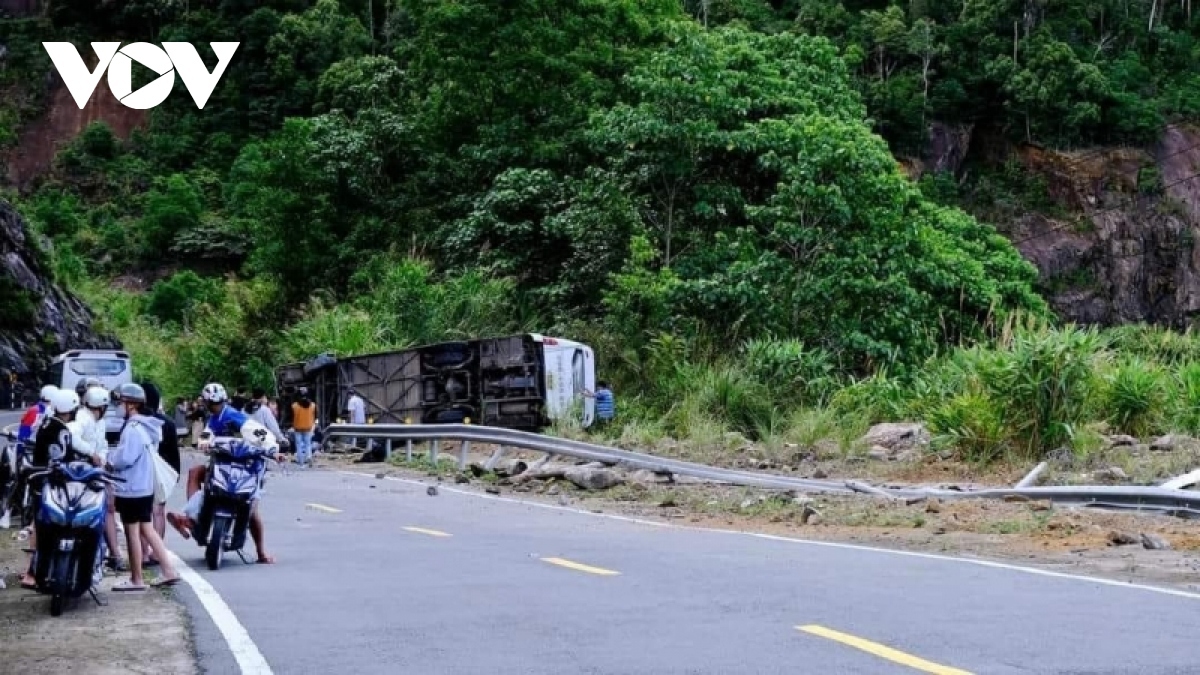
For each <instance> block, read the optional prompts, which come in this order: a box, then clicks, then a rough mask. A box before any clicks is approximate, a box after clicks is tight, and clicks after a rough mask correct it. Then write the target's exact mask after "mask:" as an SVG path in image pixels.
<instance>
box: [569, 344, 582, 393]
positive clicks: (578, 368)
mask: <svg viewBox="0 0 1200 675" xmlns="http://www.w3.org/2000/svg"><path fill="white" fill-rule="evenodd" d="M571 375H572V377H571V380H572V382H571V384H572V386H573V388H574V389H573V392H572V393H573V394H574V397H575V398H579V396H580V395H581V394H583V389H584V381H583V350H582V349H576V350H575V355H574V356H573V357H571Z"/></svg>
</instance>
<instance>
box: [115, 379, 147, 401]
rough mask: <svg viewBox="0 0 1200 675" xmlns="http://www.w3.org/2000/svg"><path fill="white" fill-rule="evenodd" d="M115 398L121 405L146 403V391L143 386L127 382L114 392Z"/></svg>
mask: <svg viewBox="0 0 1200 675" xmlns="http://www.w3.org/2000/svg"><path fill="white" fill-rule="evenodd" d="M113 397H114V398H116V399H117V400H118V401H120V402H121V403H145V402H146V390H145V389H142V387H141V385H138V384H134V383H133V382H126V383H125V384H122V385H120V386H118V387H117V388H116V389H114V390H113Z"/></svg>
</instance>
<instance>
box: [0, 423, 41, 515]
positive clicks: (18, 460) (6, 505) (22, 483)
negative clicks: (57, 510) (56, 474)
mask: <svg viewBox="0 0 1200 675" xmlns="http://www.w3.org/2000/svg"><path fill="white" fill-rule="evenodd" d="M32 471H33V465H32V464H30V462H29V456H28V455H27V454H26V453H24V452H18V451H17V448H16V446H15V445H13V444H12V442H10V443H9V444H8V445H7V446H6V447H5V448H4V452H3V453H0V530H7V529H8V528H9V526H10V525H11V520H12V515H13V512H14V511H16V515H17V517H18V518H19V519H20V521H21V528H22V529H24V528H27V527H29V526H30V525H31V524H32V523H33V519H34V512H35V510H36V508H37V505H36V504H34V503H33V490H32V489H31V488H30V487H29V474H30V473H31V472H32Z"/></svg>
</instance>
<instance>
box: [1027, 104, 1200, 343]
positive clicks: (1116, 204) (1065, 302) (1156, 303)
mask: <svg viewBox="0 0 1200 675" xmlns="http://www.w3.org/2000/svg"><path fill="white" fill-rule="evenodd" d="M1018 156H1019V157H1020V159H1021V161H1022V162H1023V163H1024V164H1025V166H1026V167H1027V168H1028V169H1030V170H1031V171H1035V172H1038V173H1040V174H1042V175H1043V176H1045V177H1046V178H1047V181H1048V184H1049V186H1050V190H1051V195H1052V197H1053V198H1054V199H1055V200H1056V201H1057V202H1058V203H1059V204H1060V205H1061V206H1064V207H1066V208H1067V209H1068V210H1069V212H1070V213H1071V214H1072V215H1073V217H1066V218H1063V217H1059V218H1050V217H1048V216H1045V215H1042V214H1029V215H1027V216H1026V217H1024V218H1022V219H1021V220H1020V221H1019V222H1016V223H1012V224H1011V226H1010V228H1009V233H1010V236H1011V237H1012V239H1013V241H1014V243H1015V244H1016V245H1017V248H1018V249H1019V250H1020V251H1021V253H1022V254H1023V255H1025V257H1026V258H1028V259H1029V260H1031V261H1033V262H1034V263H1035V264H1036V265H1037V266H1038V269H1039V270H1040V271H1041V273H1042V278H1043V280H1044V282H1045V283H1046V285H1047V287H1048V289H1049V294H1050V300H1051V302H1052V304H1053V305H1054V307H1055V309H1056V310H1058V312H1059V313H1060V315H1061V316H1063V317H1064V318H1069V319H1072V320H1075V321H1078V322H1081V323H1089V324H1100V325H1114V324H1123V323H1131V322H1142V321H1144V322H1150V323H1157V324H1165V325H1172V326H1176V327H1184V326H1187V325H1189V324H1191V322H1192V319H1193V317H1195V316H1196V315H1197V313H1198V312H1200V250H1197V248H1196V246H1195V245H1194V242H1195V240H1196V236H1197V234H1200V131H1198V130H1196V129H1193V128H1188V127H1172V128H1168V129H1167V130H1166V131H1165V132H1164V133H1163V135H1162V137H1161V139H1160V141H1159V143H1158V144H1157V147H1154V148H1151V149H1148V150H1144V151H1143V150H1134V149H1104V150H1098V151H1097V150H1093V151H1081V152H1077V153H1070V154H1068V153H1054V152H1048V151H1044V150H1035V149H1025V150H1023V151H1021V152H1020V153H1019V155H1018Z"/></svg>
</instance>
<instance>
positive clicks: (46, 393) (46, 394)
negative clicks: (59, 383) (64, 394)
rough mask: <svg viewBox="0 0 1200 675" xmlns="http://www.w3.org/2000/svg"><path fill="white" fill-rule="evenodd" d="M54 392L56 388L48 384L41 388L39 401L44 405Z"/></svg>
mask: <svg viewBox="0 0 1200 675" xmlns="http://www.w3.org/2000/svg"><path fill="white" fill-rule="evenodd" d="M56 391H58V387H56V386H54V385H52V384H48V385H46V386H44V387H42V394H41V400H42V401H43V402H45V403H49V402H50V399H51V397H52V396H54V392H56Z"/></svg>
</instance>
